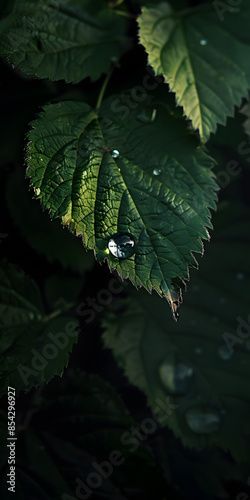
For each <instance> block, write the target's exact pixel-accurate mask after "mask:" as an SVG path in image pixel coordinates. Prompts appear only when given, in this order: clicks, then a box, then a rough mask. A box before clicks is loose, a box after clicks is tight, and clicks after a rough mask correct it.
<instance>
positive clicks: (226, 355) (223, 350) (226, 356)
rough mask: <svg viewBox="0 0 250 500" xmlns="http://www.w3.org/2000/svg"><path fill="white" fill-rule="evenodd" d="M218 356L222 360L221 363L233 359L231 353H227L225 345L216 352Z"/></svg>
mask: <svg viewBox="0 0 250 500" xmlns="http://www.w3.org/2000/svg"><path fill="white" fill-rule="evenodd" d="M217 353H218V356H219V357H220V358H221V359H223V361H228V360H229V359H231V358H232V357H233V353H232V352H231V351H229V349H228V347H227V346H226V345H221V346H220V347H219V348H218V350H217Z"/></svg>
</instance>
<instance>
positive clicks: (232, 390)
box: [103, 206, 250, 463]
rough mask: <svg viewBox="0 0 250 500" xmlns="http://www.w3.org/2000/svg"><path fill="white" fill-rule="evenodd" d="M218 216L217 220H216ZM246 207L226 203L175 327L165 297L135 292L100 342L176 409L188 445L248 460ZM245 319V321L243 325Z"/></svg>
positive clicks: (150, 392)
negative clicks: (102, 341)
mask: <svg viewBox="0 0 250 500" xmlns="http://www.w3.org/2000/svg"><path fill="white" fill-rule="evenodd" d="M220 219H221V220H222V223H221V221H220ZM248 226H249V211H247V210H246V207H242V208H239V207H238V208H237V206H234V207H232V208H231V210H230V209H229V207H228V206H227V207H224V208H222V209H221V214H219V217H218V216H217V233H216V225H215V235H214V239H213V242H212V243H211V244H210V246H209V248H208V250H207V255H206V259H205V261H204V262H203V263H202V266H201V269H200V272H199V275H198V276H196V277H195V278H194V279H193V281H194V284H193V286H192V287H191V290H190V291H189V293H188V294H187V297H186V304H185V307H184V310H183V314H182V317H181V320H180V322H179V323H178V324H176V325H175V324H174V325H173V324H171V323H170V322H169V318H168V316H167V314H166V308H165V306H164V302H163V301H162V300H161V299H159V298H158V297H148V296H147V295H146V294H145V293H142V292H140V293H137V294H135V293H132V292H131V297H130V298H128V299H127V301H128V302H127V305H128V308H127V310H126V312H125V313H120V314H119V316H114V315H112V317H111V318H109V317H108V316H106V318H105V319H104V323H103V324H104V326H106V332H105V334H104V340H105V345H106V347H109V348H112V350H113V353H114V356H115V358H116V360H117V361H118V363H119V364H120V366H122V367H123V369H124V371H125V374H126V375H127V377H128V378H129V380H130V382H131V383H132V384H134V385H136V386H138V387H139V388H140V389H141V390H142V391H144V392H145V393H146V394H147V397H148V402H149V404H150V405H151V406H152V408H153V410H155V408H156V407H157V405H156V403H155V400H156V398H160V399H161V400H163V399H164V398H166V396H169V397H170V404H175V405H178V408H177V409H176V410H175V411H173V412H172V414H170V415H169V416H168V418H165V420H164V424H163V425H169V426H170V427H171V428H172V429H173V431H174V433H175V435H176V436H178V437H180V438H181V439H182V442H183V443H184V445H185V446H190V447H196V448H197V449H199V450H201V449H204V448H206V447H211V446H213V445H218V446H220V447H221V448H224V449H229V450H230V452H231V453H232V455H234V457H235V458H236V460H240V461H244V460H245V461H246V462H247V463H249V443H250V432H249V419H248V414H249V407H250V373H249V370H250V344H249V339H248V340H247V338H248V337H250V325H249V320H250V317H249V298H250V294H249V288H250V286H249V283H250V263H249V252H248V245H249V243H250V241H249V231H248ZM244 322H245V323H244Z"/></svg>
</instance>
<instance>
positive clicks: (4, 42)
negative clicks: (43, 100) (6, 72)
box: [0, 0, 128, 83]
mask: <svg viewBox="0 0 250 500" xmlns="http://www.w3.org/2000/svg"><path fill="white" fill-rule="evenodd" d="M127 25H128V20H127V19H126V18H124V17H122V16H118V15H117V14H116V13H115V12H114V10H113V9H112V8H111V7H110V6H109V2H107V1H103V0H95V1H94V2H92V1H91V0H67V1H66V0H64V1H60V2H58V3H57V2H54V3H53V2H50V1H49V0H43V2H42V3H39V2H37V1H36V0H26V1H24V0H16V4H15V7H14V10H13V11H12V12H11V13H10V15H9V16H7V17H5V18H4V19H3V20H2V21H1V23H0V53H1V55H2V56H8V60H9V61H10V62H11V63H13V64H14V65H15V66H16V67H17V68H20V69H22V70H23V71H24V72H25V73H27V74H29V75H34V76H38V77H39V78H50V79H51V80H60V79H64V80H66V82H74V83H77V82H79V81H81V80H83V79H84V78H86V77H88V76H89V77H91V79H93V80H97V79H98V78H99V77H100V76H101V74H102V73H106V72H108V70H109V67H110V64H111V62H112V61H113V62H114V61H116V60H118V59H119V56H120V54H121V52H122V50H124V48H125V47H126V45H127V44H128V38H127V36H126V30H127Z"/></svg>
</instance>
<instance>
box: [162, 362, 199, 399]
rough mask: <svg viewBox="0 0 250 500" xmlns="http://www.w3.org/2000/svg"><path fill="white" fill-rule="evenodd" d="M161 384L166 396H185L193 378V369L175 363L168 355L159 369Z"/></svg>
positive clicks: (180, 363)
mask: <svg viewBox="0 0 250 500" xmlns="http://www.w3.org/2000/svg"><path fill="white" fill-rule="evenodd" d="M159 376H160V379H161V383H162V385H163V386H164V388H165V389H166V391H167V393H168V394H174V395H176V396H181V395H184V394H186V392H187V391H188V388H189V384H190V382H191V379H192V376H193V368H191V367H190V366H188V365H187V364H186V363H182V362H176V360H175V358H174V356H173V355H170V356H168V357H167V358H166V360H165V361H164V362H163V363H162V364H161V365H160V367H159Z"/></svg>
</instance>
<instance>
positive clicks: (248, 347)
mask: <svg viewBox="0 0 250 500" xmlns="http://www.w3.org/2000/svg"><path fill="white" fill-rule="evenodd" d="M246 348H247V350H248V351H250V339H248V340H247V341H246Z"/></svg>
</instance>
